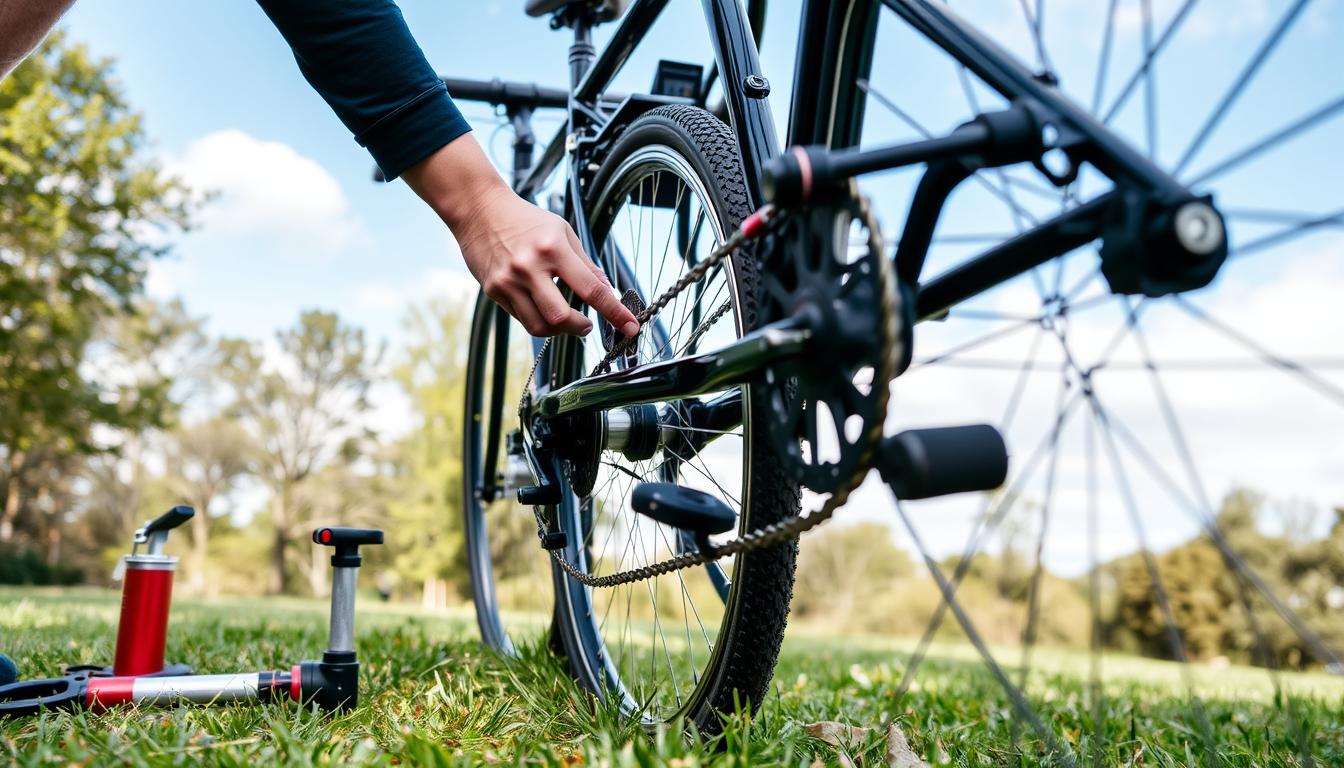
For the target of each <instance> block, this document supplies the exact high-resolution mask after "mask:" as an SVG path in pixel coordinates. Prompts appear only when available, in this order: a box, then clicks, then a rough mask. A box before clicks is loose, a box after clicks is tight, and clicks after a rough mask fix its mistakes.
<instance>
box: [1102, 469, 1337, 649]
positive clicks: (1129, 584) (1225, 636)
mask: <svg viewBox="0 0 1344 768" xmlns="http://www.w3.org/2000/svg"><path fill="white" fill-rule="evenodd" d="M1264 507H1265V503H1264V499H1263V498H1261V497H1260V496H1259V495H1257V494H1254V493H1252V492H1249V491H1245V490H1239V491H1235V492H1233V493H1230V494H1228V496H1227V497H1226V498H1225V499H1224V500H1223V503H1222V506H1221V508H1220V509H1219V513H1218V516H1217V524H1218V530H1219V531H1220V533H1221V535H1222V536H1223V538H1224V539H1225V540H1226V541H1227V543H1228V545H1229V548H1230V549H1231V550H1232V551H1234V552H1235V553H1236V554H1237V556H1238V557H1239V558H1240V559H1241V560H1242V561H1243V562H1244V567H1245V568H1249V569H1251V570H1253V571H1254V573H1255V574H1256V576H1257V577H1258V578H1259V579H1260V581H1261V582H1262V583H1263V584H1265V586H1266V587H1267V588H1268V589H1269V590H1270V591H1271V592H1272V593H1273V594H1274V595H1275V596H1277V597H1278V598H1279V599H1280V600H1281V601H1282V603H1283V604H1284V605H1285V606H1286V607H1287V608H1289V609H1291V610H1292V611H1293V612H1294V613H1295V614H1296V615H1297V616H1298V617H1300V619H1301V620H1302V622H1303V623H1304V624H1305V625H1306V626H1307V627H1309V628H1310V629H1311V630H1312V631H1313V632H1315V633H1316V634H1318V635H1319V636H1320V637H1321V638H1322V639H1323V640H1324V641H1325V643H1326V645H1327V646H1328V647H1331V648H1340V647H1341V643H1344V618H1342V617H1344V613H1341V609H1342V608H1344V568H1341V565H1342V564H1344V556H1341V555H1340V552H1341V551H1344V522H1341V513H1340V512H1336V515H1337V519H1336V523H1335V525H1334V526H1333V528H1332V529H1331V530H1330V532H1329V534H1328V535H1327V536H1326V537H1325V538H1321V537H1319V536H1317V535H1314V534H1312V533H1311V532H1309V531H1304V530H1290V531H1285V532H1284V533H1283V534H1281V535H1270V534H1266V533H1264V532H1263V531H1262V530H1261V529H1260V527H1259V526H1258V525H1257V523H1258V521H1260V519H1261V518H1262V517H1263V516H1264V512H1265V510H1264ZM1291 519H1296V520H1300V519H1303V516H1302V515H1301V513H1300V510H1297V509H1294V510H1293V514H1292V516H1291ZM1154 560H1155V562H1156V566H1157V571H1158V575H1159V579H1160V582H1161V586H1162V588H1163V589H1164V590H1165V592H1166V594H1167V597H1168V600H1169V603H1170V605H1171V613H1172V615H1173V617H1174V619H1175V625H1176V627H1177V628H1178V630H1179V637H1180V640H1181V643H1182V646H1183V649H1184V652H1185V654H1186V656H1187V657H1189V658H1192V659H1207V658H1210V657H1213V656H1223V655H1226V656H1232V657H1235V658H1237V659H1238V660H1242V661H1248V662H1252V663H1256V664H1262V665H1272V666H1277V667H1284V668H1300V667H1304V666H1309V665H1310V664H1313V663H1315V662H1316V661H1317V659H1316V658H1315V657H1314V655H1313V654H1312V652H1311V648H1310V647H1309V646H1308V644H1307V642H1306V641H1304V640H1303V638H1302V637H1301V636H1300V635H1299V633H1298V632H1297V631H1296V629H1294V628H1293V627H1292V626H1291V625H1290V624H1288V623H1287V622H1286V621H1284V620H1283V618H1282V617H1281V616H1280V615H1279V614H1278V612H1277V611H1276V610H1275V608H1274V607H1273V606H1272V605H1270V603H1269V602H1268V601H1266V600H1265V599H1264V597H1263V596H1262V595H1261V594H1260V593H1259V591H1258V590H1257V589H1256V588H1255V587H1254V586H1253V585H1252V584H1251V583H1250V582H1249V581H1248V580H1247V579H1245V578H1244V577H1243V576H1242V575H1241V572H1240V569H1238V568H1236V567H1234V566H1229V564H1228V563H1227V561H1226V560H1225V558H1224V557H1223V553H1222V552H1221V551H1220V550H1219V548H1218V547H1217V546H1216V545H1215V544H1214V543H1213V541H1211V540H1210V539H1209V538H1208V537H1207V536H1203V535H1201V536H1198V537H1196V538H1194V539H1192V540H1190V541H1188V542H1186V543H1184V544H1182V545H1180V546H1177V547H1175V548H1173V549H1170V550H1167V551H1166V552H1163V553H1160V554H1157V555H1155V556H1154ZM1103 568H1105V569H1106V570H1107V571H1108V572H1109V573H1111V574H1113V576H1114V583H1115V608H1114V615H1113V617H1112V621H1111V633H1110V634H1111V640H1112V642H1113V643H1114V644H1119V645H1122V646H1126V645H1130V644H1133V645H1136V646H1137V648H1138V650H1141V651H1143V652H1144V653H1147V654H1150V655H1153V656H1158V657H1161V658H1173V657H1174V649H1173V647H1172V643H1171V639H1170V636H1169V634H1168V630H1167V627H1168V623H1167V621H1166V620H1165V617H1164V614H1163V612H1162V611H1161V609H1160V604H1159V602H1158V596H1157V590H1156V588H1155V587H1154V584H1153V579H1152V578H1151V577H1150V574H1149V572H1148V569H1147V567H1146V566H1145V564H1144V562H1143V560H1142V558H1141V557H1139V556H1138V555H1131V556H1128V557H1125V558H1122V559H1120V560H1118V561H1115V562H1113V563H1110V564H1107V565H1106V566H1103Z"/></svg>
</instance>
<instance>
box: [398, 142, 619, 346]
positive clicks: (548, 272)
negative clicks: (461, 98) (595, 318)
mask: <svg viewBox="0 0 1344 768" xmlns="http://www.w3.org/2000/svg"><path fill="white" fill-rule="evenodd" d="M403 177H404V178H405V179H406V181H407V183H408V184H410V185H411V187H412V188H413V189H414V190H415V191H416V193H417V194H419V195H420V196H421V197H422V198H424V199H425V200H426V202H429V204H430V205H431V207H433V208H434V209H435V210H436V211H437V212H438V213H439V215H440V217H442V218H443V220H444V221H445V222H446V223H447V224H448V226H449V228H450V229H452V231H453V235H454V236H455V237H456V238H457V242H458V244H459V245H460V246H461V248H462V257H463V259H464V260H465V261H466V263H467V269H468V270H470V272H471V274H472V276H473V277H475V278H476V280H477V282H479V283H480V284H481V287H482V288H483V289H485V293H486V295H487V296H489V297H490V298H492V299H494V300H495V301H496V302H498V303H499V305H500V306H501V307H503V308H504V310H505V311H506V312H508V313H509V314H510V315H513V316H514V317H515V318H517V319H518V321H519V322H520V323H522V324H523V327H524V328H526V329H527V332H528V333H530V334H532V335H533V336H554V335H556V334H560V333H569V334H574V335H579V336H582V335H586V334H587V333H589V332H590V331H592V329H593V324H592V323H591V322H590V321H589V320H588V318H586V317H584V315H583V313H581V312H579V311H578V310H576V309H574V308H573V307H571V306H570V305H569V303H568V302H566V301H565V298H564V296H563V295H562V294H561V293H560V288H559V286H557V285H556V283H555V280H554V278H557V277H558V278H559V279H560V280H561V281H563V282H564V284H565V285H566V286H568V287H569V288H570V289H571V290H572V291H574V294H575V295H576V296H578V298H579V299H580V300H582V301H583V302H585V303H586V304H588V305H589V306H591V307H593V308H594V309H595V310H597V311H598V313H599V314H601V315H602V316H603V317H604V318H606V319H607V322H609V323H611V324H612V327H614V328H616V329H617V330H619V331H620V332H621V333H622V334H624V335H626V336H633V335H635V334H636V333H637V332H638V331H639V323H638V322H637V321H636V320H635V316H634V315H633V314H632V313H631V312H630V310H629V309H626V307H625V306H624V305H623V304H621V302H620V300H619V299H618V298H617V297H616V294H615V292H614V291H613V290H612V287H611V282H610V281H609V280H607V277H606V275H604V274H603V273H602V269H601V268H600V267H598V266H597V264H596V263H594V262H593V261H592V260H591V259H589V258H588V257H586V256H584V255H583V247H582V245H581V244H580V243H579V239H578V237H577V236H576V235H575V234H574V231H573V230H572V229H570V226H569V224H568V223H566V222H565V220H564V219H562V218H560V217H559V216H556V215H555V214H553V213H550V212H549V211H543V210H541V209H540V208H537V207H536V206H534V205H532V204H530V203H528V202H527V201H525V200H523V199H522V198H520V197H518V196H517V195H516V194H514V192H513V190H512V189H509V187H508V185H506V184H505V183H504V181H503V179H501V178H500V177H499V174H498V173H496V172H495V170H494V168H493V167H492V166H491V165H490V162H489V160H487V159H486V157H485V154H484V153H483V152H481V150H480V147H479V145H477V144H476V141H475V139H473V138H472V137H471V135H470V134H467V135H465V136H462V137H459V138H458V139H456V140H454V141H452V142H450V143H449V144H447V145H446V146H444V147H443V148H441V149H440V150H438V151H437V152H435V153H434V154H433V155H430V156H429V157H428V158H426V159H425V160H423V161H421V162H420V163H418V164H417V165H415V166H413V167H412V168H411V169H409V170H407V171H406V172H405V173H404V174H403Z"/></svg>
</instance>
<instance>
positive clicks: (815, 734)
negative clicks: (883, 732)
mask: <svg viewBox="0 0 1344 768" xmlns="http://www.w3.org/2000/svg"><path fill="white" fill-rule="evenodd" d="M803 730H804V731H806V732H807V735H809V736H811V737H812V738H814V739H819V740H821V741H824V742H826V743H827V744H830V745H831V746H832V747H840V748H841V749H854V748H855V747H861V746H863V742H864V740H865V739H867V738H868V729H867V728H860V727H858V726H856V725H845V724H844V723H835V722H831V721H829V720H823V721H821V722H819V723H808V724H807V725H804V726H803Z"/></svg>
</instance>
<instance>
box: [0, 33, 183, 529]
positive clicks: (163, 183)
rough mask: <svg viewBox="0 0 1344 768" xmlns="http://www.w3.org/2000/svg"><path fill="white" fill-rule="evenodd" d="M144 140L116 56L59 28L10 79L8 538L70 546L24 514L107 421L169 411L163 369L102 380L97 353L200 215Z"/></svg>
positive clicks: (3, 341) (37, 517)
mask: <svg viewBox="0 0 1344 768" xmlns="http://www.w3.org/2000/svg"><path fill="white" fill-rule="evenodd" d="M144 143H145V137H144V131H143V128H142V126H141V120H140V116H139V115H138V114H137V113H135V112H134V111H133V110H132V109H131V108H130V106H129V105H128V104H127V102H126V100H125V98H124V96H123V94H122V92H121V90H120V88H119V87H118V85H117V83H116V82H115V81H114V80H113V79H112V78H111V76H110V65H109V62H107V61H105V60H94V59H91V58H90V57H89V55H88V53H87V51H86V50H85V49H84V48H83V47H81V46H72V45H67V44H66V42H65V40H64V38H63V36H62V35H60V34H57V35H53V36H52V37H51V38H49V39H48V40H47V41H46V42H45V43H44V44H43V45H42V47H41V48H40V49H39V50H38V52H37V53H36V54H34V55H33V56H32V57H30V58H29V59H28V60H27V61H26V62H24V64H22V65H21V66H20V67H19V68H18V69H17V70H15V71H14V73H13V74H11V75H10V76H9V77H8V78H7V79H5V80H4V81H3V82H0V456H2V457H3V462H0V472H3V483H2V484H0V491H3V493H4V494H5V499H4V504H3V507H0V543H5V542H12V541H13V540H14V539H15V538H16V535H18V534H27V539H28V540H29V541H34V540H36V539H38V538H45V539H46V540H45V541H44V542H42V543H43V544H44V546H46V547H47V549H48V552H49V556H50V554H58V553H59V528H58V527H57V528H52V527H51V526H46V533H45V534H44V533H42V532H41V531H40V530H39V529H35V528H33V527H32V526H28V527H27V528H26V529H25V528H21V527H20V523H21V522H22V521H23V520H24V519H26V520H27V521H28V522H29V523H33V522H34V521H37V522H40V521H41V520H42V519H47V520H50V519H51V518H52V514H51V512H52V510H55V509H60V508H61V507H62V504H61V502H63V501H64V500H65V499H64V498H58V496H59V495H60V493H61V492H62V491H63V490H66V489H62V488H59V487H58V486H57V484H56V483H53V482H52V478H53V477H59V478H66V479H68V478H71V477H73V476H74V475H75V474H76V472H75V470H76V467H75V459H74V458H73V457H77V456H80V455H86V454H89V453H93V452H96V451H98V450H100V449H102V448H104V447H105V446H102V445H99V444H98V443H97V442H96V441H95V439H94V427H95V426H97V425H110V426H113V427H131V428H134V427H136V426H137V425H143V424H153V423H156V422H157V421H159V420H160V419H161V417H162V414H161V413H160V412H159V409H158V407H157V406H158V403H159V402H161V399H160V398H159V397H158V396H157V395H159V394H161V391H160V389H159V387H160V386H161V382H150V381H144V380H141V381H139V382H115V381H106V380H101V379H99V378H96V377H93V376H90V375H88V372H87V371H86V368H85V366H84V363H85V362H86V358H87V354H86V353H87V351H88V349H89V347H90V345H91V343H92V342H93V340H94V339H95V336H96V334H97V333H98V330H99V328H100V327H101V326H102V325H103V324H104V323H106V322H107V321H108V320H109V318H112V317H114V316H116V315H118V314H120V313H124V312H127V311H129V310H130V309H131V304H132V299H133V297H134V296H135V295H136V294H137V293H138V292H139V291H140V288H141V284H142V282H143V278H144V274H145V270H146V266H147V264H148V262H149V261H150V260H151V259H153V258H155V257H158V256H161V255H162V254H163V253H165V252H166V250H167V248H168V244H167V243H168V239H167V237H166V236H165V235H166V234H167V233H169V232H172V231H175V230H177V229H179V228H181V227H183V226H184V225H185V223H186V220H187V213H188V210H187V195H186V194H185V190H184V189H183V188H182V186H181V185H180V184H179V183H178V182H176V181H174V180H171V179H166V178H164V176H163V175H162V173H161V171H160V168H159V166H158V165H157V164H156V163H155V162H153V161H152V160H150V159H148V158H147V157H146V155H145V153H144V151H143V148H144ZM44 499H45V501H44ZM44 506H45V507H46V508H45V509H44V508H43V507H44ZM25 507H27V509H25ZM53 532H55V534H54V535H55V536H56V538H54V539H53V538H52V536H53Z"/></svg>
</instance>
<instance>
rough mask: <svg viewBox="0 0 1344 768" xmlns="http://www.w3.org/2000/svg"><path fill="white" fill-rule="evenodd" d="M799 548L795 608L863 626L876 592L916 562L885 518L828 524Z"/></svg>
mask: <svg viewBox="0 0 1344 768" xmlns="http://www.w3.org/2000/svg"><path fill="white" fill-rule="evenodd" d="M812 539H813V540H809V541H808V542H807V543H806V545H805V546H803V547H801V548H800V549H799V553H798V573H797V576H796V577H795V578H796V581H795V587H794V610H795V611H797V612H798V614H799V615H804V616H806V615H809V614H811V615H814V616H818V617H826V618H829V619H831V620H833V621H834V622H835V623H836V625H838V626H844V627H855V628H858V627H859V626H861V625H862V624H863V623H864V622H863V620H862V619H863V616H862V615H863V614H866V613H867V612H868V611H869V606H870V604H871V600H870V598H871V596H872V595H873V594H874V593H880V592H887V591H890V590H891V588H892V586H893V584H894V582H896V581H898V580H901V579H906V578H909V577H910V576H911V575H912V573H913V572H914V565H913V564H912V563H911V562H910V557H909V555H907V554H906V553H905V551H904V550H902V549H900V548H899V547H897V546H896V544H895V542H893V541H892V531H891V529H890V528H889V527H887V526H885V525H882V524H881V523H858V524H856V525H848V526H844V527H835V528H823V529H822V530H821V531H820V532H818V533H817V534H815V536H813V537H812Z"/></svg>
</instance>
